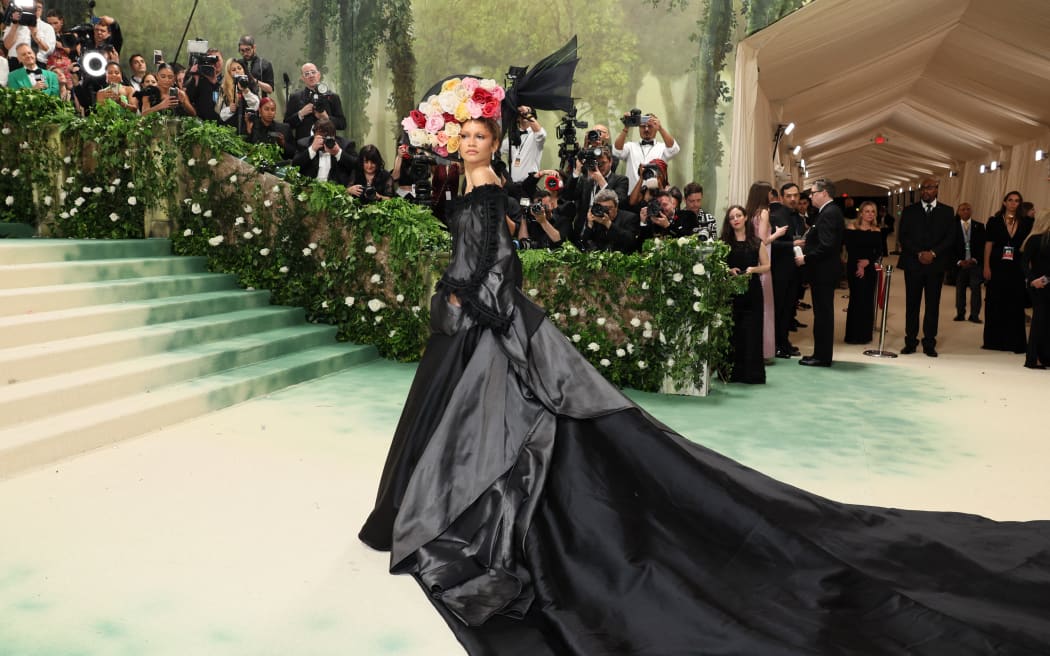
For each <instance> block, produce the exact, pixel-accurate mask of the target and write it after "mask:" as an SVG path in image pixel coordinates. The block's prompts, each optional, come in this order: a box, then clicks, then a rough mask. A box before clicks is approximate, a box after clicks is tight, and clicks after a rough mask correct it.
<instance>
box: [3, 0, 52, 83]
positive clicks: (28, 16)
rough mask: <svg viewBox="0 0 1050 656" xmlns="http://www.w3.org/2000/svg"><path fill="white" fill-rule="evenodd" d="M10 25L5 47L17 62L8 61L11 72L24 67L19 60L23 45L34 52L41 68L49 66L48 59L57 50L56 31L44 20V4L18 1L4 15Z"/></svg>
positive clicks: (5, 34)
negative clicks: (19, 51)
mask: <svg viewBox="0 0 1050 656" xmlns="http://www.w3.org/2000/svg"><path fill="white" fill-rule="evenodd" d="M4 15H5V17H6V18H7V19H8V20H9V21H10V24H9V25H8V26H7V27H6V28H5V29H4V47H5V48H6V49H7V52H8V53H9V56H10V55H12V54H13V55H15V57H16V59H15V61H11V60H9V61H8V65H9V67H10V70H12V71H14V70H15V69H16V68H19V67H21V66H24V65H25V64H23V63H22V62H21V58H18V55H17V53H18V46H20V45H22V44H23V43H24V44H26V45H28V46H29V47H30V49H31V50H33V51H34V57H35V58H36V60H37V63H38V64H40V67H41V68H43V67H45V66H47V58H48V57H49V56H50V55H51V53H52V52H54V50H55V44H56V37H55V30H54V28H52V27H51V24H50V23H48V22H47V21H45V20H44V19H43V15H44V3H43V2H36V3H33V2H32V1H31V0H30V1H28V2H27V1H26V0H20V1H16V2H15V3H14V4H13V5H11V6H9V7H8V9H7V11H6V12H5V13H4Z"/></svg>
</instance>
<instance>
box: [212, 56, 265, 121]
mask: <svg viewBox="0 0 1050 656" xmlns="http://www.w3.org/2000/svg"><path fill="white" fill-rule="evenodd" d="M255 90H256V87H255V80H253V79H251V77H249V76H248V75H245V73H244V67H243V66H241V62H239V61H237V60H236V59H231V60H229V61H228V62H226V74H225V75H223V78H222V83H221V85H220V91H219V102H218V108H219V121H220V122H221V123H222V124H223V125H228V126H230V127H232V128H235V129H236V130H237V134H247V132H248V129H247V126H245V124H244V117H245V115H247V114H251V115H253V116H254V115H255V114H256V113H257V112H258V110H259V96H258V95H256V93H255Z"/></svg>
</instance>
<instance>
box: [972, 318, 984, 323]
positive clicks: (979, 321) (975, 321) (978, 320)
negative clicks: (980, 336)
mask: <svg viewBox="0 0 1050 656" xmlns="http://www.w3.org/2000/svg"><path fill="white" fill-rule="evenodd" d="M970 323H984V322H983V321H981V320H980V319H978V318H977V317H970Z"/></svg>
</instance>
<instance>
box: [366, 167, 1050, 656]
mask: <svg viewBox="0 0 1050 656" xmlns="http://www.w3.org/2000/svg"><path fill="white" fill-rule="evenodd" d="M503 202H504V201H503V199H502V192H501V190H500V189H499V188H497V187H494V186H486V187H479V188H477V189H475V190H474V191H473V192H472V193H470V194H467V195H466V196H465V197H463V198H460V199H457V201H456V203H455V205H454V208H453V211H452V212H451V214H450V215H449V222H448V225H449V228H450V230H451V232H452V235H453V244H454V245H453V253H452V260H451V263H450V265H449V268H448V270H447V272H446V273H445V276H444V277H443V278H442V281H441V283H440V284H439V289H438V293H437V294H436V295H435V297H434V300H433V302H432V315H431V316H432V329H433V336H432V338H431V340H430V342H429V344H428V347H427V350H426V353H425V354H424V356H423V360H422V362H421V363H420V366H419V370H418V373H417V375H416V378H415V381H414V382H413V385H412V388H411V392H410V393H409V397H408V400H407V402H406V405H405V409H404V412H403V414H402V417H401V420H400V423H399V424H398V427H397V431H396V433H395V435H394V439H393V444H392V446H391V450H390V454H389V457H388V459H387V463H386V466H385V469H384V471H383V475H382V480H381V483H380V488H379V494H378V498H377V501H376V506H375V510H374V511H373V512H372V514H371V516H370V517H369V518H368V520H367V522H366V524H365V526H364V528H363V529H362V530H361V534H360V537H361V539H362V540H363V541H364V542H365V543H367V544H369V545H371V546H372V547H375V548H377V549H382V550H389V551H390V552H391V559H390V570H391V572H393V573H404V574H410V575H412V576H413V577H415V579H416V580H417V581H418V582H419V584H420V586H421V587H422V589H423V591H424V593H425V594H427V596H428V597H429V599H430V600H431V602H432V603H433V605H434V607H435V608H436V609H437V611H438V612H439V613H440V614H441V615H442V617H443V618H444V619H445V620H446V622H447V623H448V625H449V627H450V628H451V629H452V631H453V632H454V633H455V635H456V637H457V638H458V640H459V641H460V643H461V644H462V645H463V646H464V648H465V649H466V651H467V652H468V653H469V654H471V655H473V656H481V655H500V656H504V655H510V656H602V655H609V656H613V655H616V656H624V655H635V656H641V655H645V656H684V655H701V654H703V655H706V656H714V655H729V654H733V655H748V656H776V655H788V654H790V655H792V656H795V655H798V654H820V655H823V656H827V655H847V654H858V655H859V654H864V655H868V654H901V655H904V654H909V655H915V654H930V655H935V656H945V655H949V654H950V655H952V656H963V655H977V654H982V655H983V654H1000V655H1011V656H1012V655H1022V654H1024V655H1035V654H1047V653H1050V619H1048V617H1050V613H1048V607H1050V606H1048V600H1050V522H1045V521H1044V522H1002V523H1000V522H993V521H990V520H988V519H984V518H981V517H976V516H973V515H965V514H960V513H945V512H919V511H906V510H894V509H888V508H875V507H864V506H853V505H846V504H841V503H836V502H834V501H830V500H828V499H824V498H821V497H818V496H816V495H813V494H810V493H808V492H805V491H803V490H800V489H798V488H794V487H792V486H790V485H785V484H783V483H780V482H778V481H775V480H773V479H771V478H769V477H767V476H764V475H762V474H760V473H758V472H756V471H754V470H752V469H749V468H747V467H745V466H743V465H740V464H739V463H736V462H733V461H732V460H729V459H727V458H725V457H723V456H720V455H719V454H717V453H714V452H712V451H710V450H708V449H705V448H704V447H702V446H699V445H697V444H694V443H692V442H689V441H688V440H686V439H685V438H683V437H681V436H679V435H677V434H675V433H674V432H672V431H671V430H670V429H668V428H666V427H665V426H663V425H661V424H660V423H659V422H658V421H656V420H655V419H653V418H652V417H650V416H649V415H647V414H646V413H645V412H644V411H643V410H641V409H640V408H638V407H637V406H635V405H634V404H633V403H632V402H631V401H630V400H629V399H627V398H626V397H624V396H623V395H622V394H621V393H620V392H619V391H618V390H617V389H615V388H614V387H613V386H612V385H611V384H609V383H608V382H606V381H605V380H604V379H603V378H602V377H601V376H600V375H599V374H598V373H597V372H596V371H595V370H594V369H593V368H592V367H591V366H590V365H589V364H588V363H587V362H586V361H585V359H584V358H583V357H582V356H581V355H580V354H579V353H578V352H577V351H576V349H575V348H574V347H573V346H572V344H571V343H570V342H569V341H568V340H567V339H566V338H565V337H564V336H563V335H562V334H561V333H560V332H559V331H558V330H557V329H556V328H555V327H554V326H553V325H552V324H551V323H549V322H548V321H547V320H546V319H544V317H543V312H542V311H541V310H540V309H539V308H538V307H537V306H535V305H534V304H532V303H531V302H529V300H528V299H527V298H526V297H525V296H524V295H523V294H522V293H521V291H520V283H521V269H520V263H519V262H518V259H517V256H516V255H515V253H514V250H513V247H512V245H511V241H510V236H509V234H507V230H506V228H505V224H504V220H503V209H501V208H502V207H503ZM451 292H455V294H456V296H457V297H458V298H459V299H460V301H461V306H453V305H450V304H449V303H448V301H447V299H448V295H449V293H451ZM711 430H718V427H717V426H712V427H711Z"/></svg>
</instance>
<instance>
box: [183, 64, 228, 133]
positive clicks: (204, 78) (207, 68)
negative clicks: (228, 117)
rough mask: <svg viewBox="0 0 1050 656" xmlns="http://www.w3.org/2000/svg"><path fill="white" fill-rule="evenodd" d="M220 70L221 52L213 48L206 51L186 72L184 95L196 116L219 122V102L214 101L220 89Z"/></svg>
mask: <svg viewBox="0 0 1050 656" xmlns="http://www.w3.org/2000/svg"><path fill="white" fill-rule="evenodd" d="M221 70H222V53H220V52H219V51H218V50H215V49H209V50H208V52H207V53H206V54H205V55H204V56H203V57H201V58H200V60H198V61H197V62H196V63H194V64H193V65H192V66H190V68H189V70H188V71H187V72H186V73H187V74H186V95H187V96H188V97H189V99H190V103H191V104H192V105H193V111H194V112H196V116H197V118H199V119H201V120H204V121H212V122H215V123H219V122H221V119H220V118H219V106H220V102H219V101H216V98H219V96H220V94H221V91H222V84H221V83H220V82H219V71H221Z"/></svg>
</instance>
